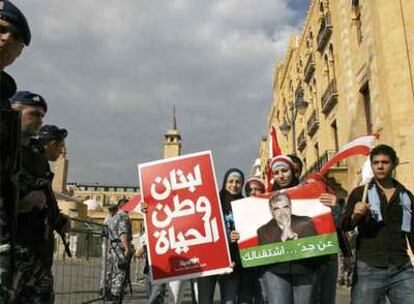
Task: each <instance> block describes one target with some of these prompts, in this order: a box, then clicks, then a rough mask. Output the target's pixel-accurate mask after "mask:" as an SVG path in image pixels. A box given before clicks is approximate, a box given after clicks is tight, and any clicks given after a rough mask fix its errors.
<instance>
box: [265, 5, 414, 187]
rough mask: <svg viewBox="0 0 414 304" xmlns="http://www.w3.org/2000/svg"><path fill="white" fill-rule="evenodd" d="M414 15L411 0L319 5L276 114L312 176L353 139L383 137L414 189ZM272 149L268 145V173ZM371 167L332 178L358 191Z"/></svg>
mask: <svg viewBox="0 0 414 304" xmlns="http://www.w3.org/2000/svg"><path fill="white" fill-rule="evenodd" d="M413 14H414V1H407V0H375V1H374V0H312V1H311V4H310V7H309V11H308V14H307V17H306V20H305V22H304V25H303V29H302V32H301V34H300V36H299V37H295V36H293V37H292V38H291V40H290V43H289V47H288V49H287V51H286V55H285V58H283V60H281V61H279V62H278V63H277V65H276V68H275V71H274V78H273V89H274V96H273V102H272V106H271V110H270V113H269V116H268V125H269V128H270V126H271V125H272V124H273V125H275V126H277V127H278V128H279V130H280V131H281V132H279V141H280V145H281V148H282V151H283V152H286V153H296V154H297V155H298V156H299V157H300V158H301V159H302V160H303V162H304V173H306V172H310V171H317V170H318V169H320V168H321V166H322V165H323V164H324V163H326V161H327V160H328V159H329V158H330V157H332V155H334V154H335V152H336V151H337V150H338V149H339V148H340V147H341V146H343V145H344V144H346V143H347V142H349V141H351V140H352V139H354V138H356V137H358V136H361V135H366V134H370V133H379V134H380V138H379V140H378V141H377V144H379V143H384V144H388V145H391V146H393V147H394V148H395V150H396V151H397V153H398V155H399V157H400V164H399V166H398V168H397V176H396V177H397V178H398V179H399V180H400V181H401V182H402V183H404V184H405V185H407V186H408V187H409V188H410V189H411V190H414V163H413V161H414V125H413V124H412V122H411V121H412V118H413V117H414V81H413V67H414V61H413V60H414V59H413V58H414V35H413V33H414V19H413V18H410V16H412V15H413ZM281 134H285V135H284V136H282V135H281ZM265 141H266V140H265ZM265 149H267V145H265V144H263V141H262V144H261V146H260V148H259V157H261V166H262V168H263V169H264V168H265V166H266V164H267V163H268V160H267V159H266V157H267V153H266V151H264V150H265ZM364 161H365V158H364V157H354V158H350V159H348V160H346V161H345V162H343V163H341V164H339V165H338V166H336V167H335V168H333V169H332V170H330V172H329V173H328V174H329V176H331V177H335V179H336V181H337V182H339V183H340V184H341V185H342V186H343V187H344V188H345V189H348V190H350V189H351V188H352V187H353V186H354V185H355V184H356V180H357V174H358V172H359V169H360V168H361V166H362V164H363V162H364ZM262 172H263V171H262Z"/></svg>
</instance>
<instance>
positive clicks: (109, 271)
mask: <svg viewBox="0 0 414 304" xmlns="http://www.w3.org/2000/svg"><path fill="white" fill-rule="evenodd" d="M127 202H128V200H126V199H120V200H119V201H118V204H116V205H110V206H109V208H108V209H109V215H108V216H107V217H106V219H105V221H104V224H105V225H106V229H105V231H104V235H103V240H104V243H103V246H102V250H103V252H102V256H103V257H104V258H103V259H102V261H103V263H104V265H102V275H101V283H100V286H101V294H102V296H104V297H105V299H106V300H108V301H114V302H115V303H121V302H122V299H123V296H124V293H125V291H126V288H127V287H128V286H129V288H130V291H131V292H132V288H131V281H130V264H131V259H132V257H133V255H134V246H133V245H132V243H131V241H132V227H131V221H130V219H129V216H128V213H127V212H126V211H124V210H123V209H122V207H123V206H124V205H125V204H126V203H127Z"/></svg>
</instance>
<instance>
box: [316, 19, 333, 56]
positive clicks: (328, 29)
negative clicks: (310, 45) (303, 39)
mask: <svg viewBox="0 0 414 304" xmlns="http://www.w3.org/2000/svg"><path fill="white" fill-rule="evenodd" d="M331 34H332V25H331V17H330V15H329V14H326V15H325V16H324V17H323V19H322V22H321V27H320V29H319V32H318V36H317V37H316V43H317V45H318V52H320V53H322V52H323V50H324V49H325V47H326V44H327V42H328V40H329V37H331Z"/></svg>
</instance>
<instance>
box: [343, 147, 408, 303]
mask: <svg viewBox="0 0 414 304" xmlns="http://www.w3.org/2000/svg"><path fill="white" fill-rule="evenodd" d="M370 160H371V167H372V171H373V173H374V177H373V178H372V180H371V181H370V182H369V183H368V184H367V185H365V186H359V187H357V188H355V189H354V190H353V191H352V192H351V194H350V196H349V198H348V202H347V204H346V207H345V212H344V214H343V219H342V228H343V229H344V230H350V231H352V230H354V228H355V227H357V228H358V235H357V240H356V243H357V245H356V265H355V268H354V275H353V282H352V290H351V303H353V304H358V303H364V304H366V303H368V304H369V303H385V299H386V298H388V300H389V302H390V303H391V304H393V303H397V304H405V303H407V304H408V303H414V268H413V266H412V263H411V261H410V257H409V256H408V254H407V249H408V248H407V240H408V243H409V244H410V246H411V249H414V237H413V228H414V220H413V216H412V214H413V212H412V211H413V203H414V197H413V195H412V193H411V192H410V191H409V190H408V189H406V188H405V187H404V185H402V184H401V183H400V182H398V181H397V180H396V179H394V178H393V173H394V169H395V168H396V166H397V165H398V157H397V154H396V152H395V151H394V149H393V148H392V147H390V146H387V145H379V146H377V147H375V148H374V149H373V150H372V151H371V153H370Z"/></svg>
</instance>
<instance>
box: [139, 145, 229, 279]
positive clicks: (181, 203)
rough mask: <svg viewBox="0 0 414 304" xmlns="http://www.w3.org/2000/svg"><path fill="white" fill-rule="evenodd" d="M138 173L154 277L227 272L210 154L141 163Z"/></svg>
mask: <svg viewBox="0 0 414 304" xmlns="http://www.w3.org/2000/svg"><path fill="white" fill-rule="evenodd" d="M139 177H140V182H141V195H142V197H143V200H144V201H145V202H146V203H147V204H148V211H147V213H146V214H145V227H146V231H147V244H148V250H149V255H148V256H149V264H150V271H151V275H152V278H153V280H154V281H157V282H163V281H171V280H177V279H185V278H194V277H201V276H207V275H213V274H221V273H225V272H229V271H231V270H229V267H230V265H231V261H230V255H229V249H228V245H227V238H226V234H225V230H224V224H223V215H222V212H221V207H220V202H219V198H218V193H217V186H216V178H215V175H214V167H213V161H212V156H211V152H209V151H208V152H201V153H196V154H191V155H184V156H181V157H176V158H169V159H164V160H160V161H155V162H151V163H145V164H141V165H139Z"/></svg>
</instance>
